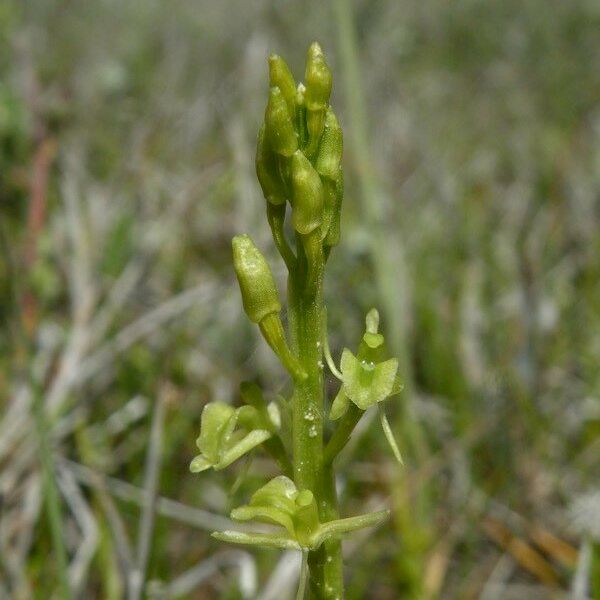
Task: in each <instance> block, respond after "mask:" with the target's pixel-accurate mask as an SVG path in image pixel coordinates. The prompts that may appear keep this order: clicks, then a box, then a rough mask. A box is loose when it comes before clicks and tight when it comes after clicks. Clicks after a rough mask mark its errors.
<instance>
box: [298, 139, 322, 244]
mask: <svg viewBox="0 0 600 600" xmlns="http://www.w3.org/2000/svg"><path fill="white" fill-rule="evenodd" d="M322 220H323V184H322V183H321V178H320V177H319V174H318V173H317V172H316V171H315V169H314V167H313V166H312V165H311V164H310V161H309V160H308V158H306V156H304V154H303V153H302V151H301V150H298V151H296V152H295V153H294V156H293V157H292V224H293V226H294V229H295V230H296V231H297V232H298V233H302V234H307V233H310V232H311V231H314V230H315V229H316V228H317V227H319V225H320V224H321V221H322Z"/></svg>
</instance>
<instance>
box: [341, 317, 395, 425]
mask: <svg viewBox="0 0 600 600" xmlns="http://www.w3.org/2000/svg"><path fill="white" fill-rule="evenodd" d="M366 325H367V327H366V331H365V334H364V335H363V337H362V340H361V343H360V346H359V349H358V355H357V356H355V355H354V354H352V352H351V351H350V350H348V349H347V348H344V351H343V352H342V360H341V362H340V371H341V374H342V387H341V388H340V391H339V392H338V395H337V396H336V398H335V400H334V401H333V403H332V405H331V412H330V415H329V418H330V419H332V420H335V419H339V418H340V417H341V416H343V415H344V414H345V413H346V411H347V410H348V406H349V402H350V401H352V402H353V403H354V404H355V405H356V406H357V407H358V408H360V409H361V410H367V408H369V407H370V406H374V405H375V404H377V403H378V402H382V401H383V400H385V399H386V398H389V397H390V396H392V395H394V394H397V393H399V392H400V391H401V389H402V384H401V383H400V380H399V378H398V376H397V373H398V360H397V359H395V358H389V359H387V360H384V358H385V355H386V349H385V339H384V337H383V335H382V334H381V333H379V332H378V329H379V313H378V312H377V310H375V309H372V310H370V311H369V313H368V314H367V318H366Z"/></svg>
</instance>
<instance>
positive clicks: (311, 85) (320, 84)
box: [304, 42, 332, 111]
mask: <svg viewBox="0 0 600 600" xmlns="http://www.w3.org/2000/svg"><path fill="white" fill-rule="evenodd" d="M304 81H305V85H306V108H307V109H308V110H309V111H311V110H321V109H325V108H327V104H328V102H329V96H330V94H331V84H332V76H331V71H330V70H329V67H328V66H327V63H326V62H325V55H324V54H323V50H322V49H321V46H319V44H318V43H317V42H313V43H312V44H311V45H310V48H309V49H308V55H307V58H306V71H305V73H304Z"/></svg>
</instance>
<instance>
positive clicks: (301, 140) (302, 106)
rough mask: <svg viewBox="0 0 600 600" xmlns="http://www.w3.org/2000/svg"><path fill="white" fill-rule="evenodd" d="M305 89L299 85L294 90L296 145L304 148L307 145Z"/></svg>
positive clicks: (302, 85)
mask: <svg viewBox="0 0 600 600" xmlns="http://www.w3.org/2000/svg"><path fill="white" fill-rule="evenodd" d="M305 93H306V88H305V87H304V84H302V83H299V84H298V87H297V89H296V131H297V132H298V144H299V145H300V148H304V147H305V146H306V144H307V143H308V129H307V128H306V102H305V100H304V94H305Z"/></svg>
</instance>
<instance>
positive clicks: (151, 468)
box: [129, 389, 168, 600]
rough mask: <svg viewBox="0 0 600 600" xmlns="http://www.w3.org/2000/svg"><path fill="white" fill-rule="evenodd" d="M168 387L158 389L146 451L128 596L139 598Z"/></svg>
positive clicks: (148, 544)
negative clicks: (134, 556)
mask: <svg viewBox="0 0 600 600" xmlns="http://www.w3.org/2000/svg"><path fill="white" fill-rule="evenodd" d="M167 393H168V392H167V391H166V390H164V389H163V390H162V391H161V393H159V395H158V398H157V400H156V403H155V406H154V412H153V414H152V425H151V427H150V440H149V442H148V450H147V453H146V466H145V474H144V502H143V505H142V512H141V515H140V524H139V528H138V543H137V553H136V566H135V569H134V570H133V571H132V572H131V573H130V575H129V598H130V600H138V599H139V598H141V596H142V593H143V591H144V582H145V579H146V569H147V567H148V558H149V556H150V549H151V545H152V532H153V530H154V515H155V509H156V496H157V490H158V481H159V475H160V466H161V455H162V437H163V428H164V419H165V409H166V403H167Z"/></svg>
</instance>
